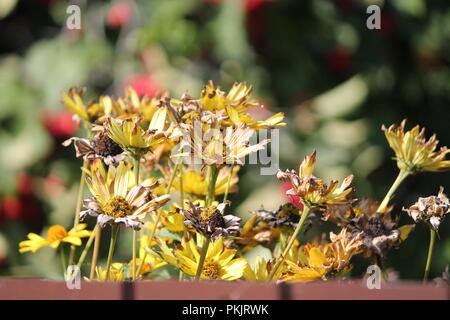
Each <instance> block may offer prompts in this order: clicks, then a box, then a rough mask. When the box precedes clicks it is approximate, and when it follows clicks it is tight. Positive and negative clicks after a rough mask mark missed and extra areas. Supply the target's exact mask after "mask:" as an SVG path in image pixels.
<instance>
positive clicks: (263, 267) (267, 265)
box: [244, 256, 285, 281]
mask: <svg viewBox="0 0 450 320" xmlns="http://www.w3.org/2000/svg"><path fill="white" fill-rule="evenodd" d="M273 265H274V264H273V263H272V262H271V261H266V260H265V259H264V258H261V257H260V256H258V257H257V258H256V261H255V265H254V266H253V267H252V266H251V265H250V263H248V264H247V267H246V268H245V271H244V278H245V279H247V280H250V281H268V280H269V275H270V271H271V269H272V267H273ZM284 270H285V268H284V266H281V267H280V268H278V270H277V272H276V273H275V275H274V277H273V278H272V279H273V280H276V279H278V278H280V276H281V274H282V273H283V272H284Z"/></svg>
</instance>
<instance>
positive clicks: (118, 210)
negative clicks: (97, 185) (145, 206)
mask: <svg viewBox="0 0 450 320" xmlns="http://www.w3.org/2000/svg"><path fill="white" fill-rule="evenodd" d="M132 212H133V208H132V207H131V205H130V204H129V203H128V201H127V200H126V199H125V198H124V197H122V196H115V197H114V198H112V199H111V200H109V201H108V202H107V203H106V205H105V206H104V207H103V213H104V214H107V215H108V216H111V217H114V218H123V217H126V216H129V215H130V214H131V213H132Z"/></svg>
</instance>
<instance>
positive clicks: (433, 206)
mask: <svg viewBox="0 0 450 320" xmlns="http://www.w3.org/2000/svg"><path fill="white" fill-rule="evenodd" d="M403 211H406V212H407V213H408V214H409V216H410V217H411V218H413V219H414V221H415V222H418V221H422V222H425V223H427V224H429V225H431V226H432V227H433V229H434V230H436V231H437V230H438V228H439V225H440V224H441V220H442V219H443V218H444V216H445V215H446V214H447V213H448V212H450V202H449V200H448V198H447V196H446V195H445V194H444V188H443V187H440V188H439V193H438V195H437V196H430V197H426V198H419V199H418V200H417V202H416V203H415V204H413V205H412V206H411V207H409V208H408V209H405V208H403Z"/></svg>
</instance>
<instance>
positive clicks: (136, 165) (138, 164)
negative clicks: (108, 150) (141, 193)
mask: <svg viewBox="0 0 450 320" xmlns="http://www.w3.org/2000/svg"><path fill="white" fill-rule="evenodd" d="M140 167H141V156H140V155H137V156H135V157H134V177H135V179H136V184H139V183H140ZM136 238H137V231H136V230H133V241H132V243H133V244H132V245H133V250H132V251H133V253H132V255H133V257H132V259H133V260H132V262H131V278H132V280H133V281H134V280H136Z"/></svg>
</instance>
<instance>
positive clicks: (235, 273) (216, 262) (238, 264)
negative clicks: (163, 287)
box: [151, 236, 247, 281]
mask: <svg viewBox="0 0 450 320" xmlns="http://www.w3.org/2000/svg"><path fill="white" fill-rule="evenodd" d="M202 241H205V238H203V237H201V236H198V237H197V241H195V240H194V238H190V239H188V238H186V237H185V238H183V241H182V243H181V245H180V246H177V247H176V248H174V249H171V248H169V247H168V246H167V244H166V243H164V242H160V248H161V251H159V252H154V251H151V252H152V253H153V254H157V255H158V256H160V257H161V259H162V260H164V261H166V262H167V263H169V264H171V265H174V266H176V267H179V268H180V269H181V270H182V271H183V272H184V273H186V274H188V275H190V276H195V274H196V272H197V269H198V265H199V262H200V253H199V252H200V250H201V247H202V245H203V242H202ZM236 253H237V251H236V250H233V249H226V248H225V247H224V243H223V238H219V239H218V240H216V241H213V242H212V243H211V244H210V246H209V247H208V251H207V253H206V257H205V262H204V264H203V268H202V273H201V275H200V278H201V279H206V280H226V281H232V280H237V279H240V278H241V277H242V276H243V274H244V270H245V268H246V265H247V260H246V259H245V258H242V257H241V258H235V255H236Z"/></svg>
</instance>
